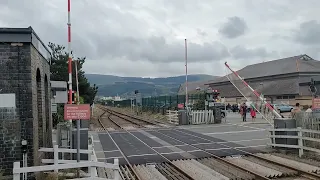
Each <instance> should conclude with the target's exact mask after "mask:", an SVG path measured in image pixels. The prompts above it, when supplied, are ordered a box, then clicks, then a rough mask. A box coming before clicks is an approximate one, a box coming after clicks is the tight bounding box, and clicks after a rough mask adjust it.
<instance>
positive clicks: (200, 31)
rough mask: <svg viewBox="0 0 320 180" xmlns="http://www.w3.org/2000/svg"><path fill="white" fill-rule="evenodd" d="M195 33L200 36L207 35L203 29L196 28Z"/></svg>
mask: <svg viewBox="0 0 320 180" xmlns="http://www.w3.org/2000/svg"><path fill="white" fill-rule="evenodd" d="M197 34H198V35H199V36H202V37H205V36H208V33H206V32H205V31H203V30H201V29H197Z"/></svg>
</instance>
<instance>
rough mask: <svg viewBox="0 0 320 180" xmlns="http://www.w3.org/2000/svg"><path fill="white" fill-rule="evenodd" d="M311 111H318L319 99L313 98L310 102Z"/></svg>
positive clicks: (319, 106) (319, 107)
mask: <svg viewBox="0 0 320 180" xmlns="http://www.w3.org/2000/svg"><path fill="white" fill-rule="evenodd" d="M312 109H320V98H314V99H313V100H312Z"/></svg>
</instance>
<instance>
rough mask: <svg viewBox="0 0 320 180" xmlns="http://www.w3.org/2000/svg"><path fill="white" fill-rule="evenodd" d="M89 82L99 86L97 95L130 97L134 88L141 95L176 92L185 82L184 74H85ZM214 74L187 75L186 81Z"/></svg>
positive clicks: (208, 78) (212, 77) (210, 78)
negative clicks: (162, 76) (154, 76)
mask: <svg viewBox="0 0 320 180" xmlns="http://www.w3.org/2000/svg"><path fill="white" fill-rule="evenodd" d="M86 77H87V78H88V80H89V82H90V84H96V85H97V86H98V87H99V90H98V95H99V96H116V95H119V96H122V97H130V96H133V95H134V91H135V90H139V91H140V92H141V93H142V95H143V96H154V95H169V94H176V93H177V91H178V89H179V86H180V84H182V83H184V82H185V76H174V77H164V78H141V77H119V76H113V75H101V74H86ZM214 78H216V77H215V76H210V75H205V74H193V75H188V81H190V82H193V81H207V80H208V81H209V80H212V79H214Z"/></svg>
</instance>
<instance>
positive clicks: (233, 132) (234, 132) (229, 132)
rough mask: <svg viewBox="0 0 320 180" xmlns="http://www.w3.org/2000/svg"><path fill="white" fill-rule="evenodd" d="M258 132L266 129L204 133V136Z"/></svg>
mask: <svg viewBox="0 0 320 180" xmlns="http://www.w3.org/2000/svg"><path fill="white" fill-rule="evenodd" d="M256 131H266V129H259V130H258V129H256V130H246V131H228V132H215V133H202V134H204V135H212V134H236V133H246V132H256Z"/></svg>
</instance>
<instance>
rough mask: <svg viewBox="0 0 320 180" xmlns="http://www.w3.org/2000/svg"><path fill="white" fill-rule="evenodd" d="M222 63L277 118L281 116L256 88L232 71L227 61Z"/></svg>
mask: <svg viewBox="0 0 320 180" xmlns="http://www.w3.org/2000/svg"><path fill="white" fill-rule="evenodd" d="M224 64H225V66H226V67H227V68H228V69H230V71H231V72H232V73H233V74H235V75H236V76H237V77H238V78H239V79H240V80H241V81H242V83H243V84H244V85H245V86H247V87H248V88H249V89H250V90H251V91H252V92H253V94H254V95H256V96H257V97H258V98H259V99H260V100H261V101H262V102H263V103H264V104H265V105H266V106H267V107H268V108H269V110H270V111H271V112H272V113H273V114H274V115H276V116H277V117H278V118H281V117H282V116H281V115H280V114H279V113H278V112H277V111H276V110H275V109H274V108H273V107H272V106H271V105H270V104H269V103H268V102H267V101H265V100H264V99H263V98H262V97H261V96H260V94H259V93H258V92H257V91H256V90H254V89H253V88H252V87H251V86H249V84H248V83H247V82H246V81H245V80H244V79H243V78H242V77H241V76H239V74H238V73H237V72H235V71H233V70H232V69H231V68H230V66H229V65H228V64H227V62H225V63H224Z"/></svg>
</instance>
